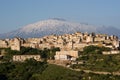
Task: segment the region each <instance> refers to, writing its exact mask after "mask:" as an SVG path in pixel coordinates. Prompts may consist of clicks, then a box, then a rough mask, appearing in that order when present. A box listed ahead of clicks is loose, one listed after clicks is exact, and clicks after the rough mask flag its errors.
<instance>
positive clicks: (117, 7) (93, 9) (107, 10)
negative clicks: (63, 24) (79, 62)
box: [0, 0, 120, 33]
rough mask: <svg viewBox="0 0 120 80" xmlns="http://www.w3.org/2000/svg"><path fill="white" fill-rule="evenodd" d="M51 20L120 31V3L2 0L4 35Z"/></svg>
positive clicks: (111, 0)
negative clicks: (61, 20)
mask: <svg viewBox="0 0 120 80" xmlns="http://www.w3.org/2000/svg"><path fill="white" fill-rule="evenodd" d="M49 18H63V19H66V20H68V21H73V22H80V23H88V24H93V25H97V26H99V25H104V26H113V27H116V28H119V26H120V22H119V21H120V0H0V33H6V32H10V31H13V30H16V29H18V28H21V27H23V26H25V25H27V24H31V23H34V22H38V21H40V20H46V19H49ZM119 29H120V28H119Z"/></svg>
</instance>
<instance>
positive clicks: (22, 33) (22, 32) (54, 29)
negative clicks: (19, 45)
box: [0, 18, 120, 38]
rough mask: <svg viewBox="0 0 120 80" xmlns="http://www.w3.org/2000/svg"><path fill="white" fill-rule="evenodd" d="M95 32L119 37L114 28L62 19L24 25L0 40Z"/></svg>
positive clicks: (2, 36) (1, 36)
mask: <svg viewBox="0 0 120 80" xmlns="http://www.w3.org/2000/svg"><path fill="white" fill-rule="evenodd" d="M78 31H79V32H89V33H91V32H95V33H103V34H104V33H105V34H109V35H117V36H119V37H120V35H119V34H120V32H119V31H120V30H119V29H116V28H114V27H96V26H93V25H89V24H81V23H75V22H69V21H66V20H64V19H58V18H54V19H48V20H43V21H39V22H36V23H33V24H29V25H26V26H24V27H22V28H20V29H18V30H15V31H12V32H9V33H5V34H1V35H0V38H12V37H16V36H17V37H22V38H29V37H43V36H46V35H51V34H57V35H59V34H65V33H74V32H78Z"/></svg>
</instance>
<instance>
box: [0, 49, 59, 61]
mask: <svg viewBox="0 0 120 80" xmlns="http://www.w3.org/2000/svg"><path fill="white" fill-rule="evenodd" d="M2 50H5V55H4V57H3V59H2V61H7V62H9V61H10V60H11V59H12V56H13V55H35V54H38V55H41V58H45V59H54V55H55V52H56V51H60V49H59V48H52V49H46V48H45V49H43V50H40V49H35V48H30V47H28V48H25V47H21V50H20V51H16V50H11V49H10V48H1V49H0V51H2Z"/></svg>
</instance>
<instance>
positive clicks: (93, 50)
mask: <svg viewBox="0 0 120 80" xmlns="http://www.w3.org/2000/svg"><path fill="white" fill-rule="evenodd" d="M110 50H111V49H110V48H107V47H98V46H93V45H90V46H86V47H84V48H83V53H84V54H102V51H110Z"/></svg>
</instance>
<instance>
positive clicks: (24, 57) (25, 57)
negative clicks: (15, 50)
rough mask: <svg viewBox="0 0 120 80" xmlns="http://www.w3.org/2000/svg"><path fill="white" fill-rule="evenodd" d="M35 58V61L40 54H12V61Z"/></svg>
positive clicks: (38, 58)
mask: <svg viewBox="0 0 120 80" xmlns="http://www.w3.org/2000/svg"><path fill="white" fill-rule="evenodd" d="M31 58H33V59H35V60H36V61H40V60H41V57H40V55H14V56H13V61H19V62H24V61H25V60H27V59H31Z"/></svg>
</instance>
